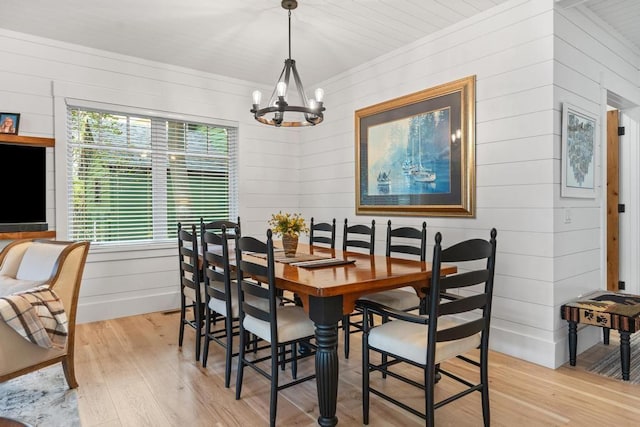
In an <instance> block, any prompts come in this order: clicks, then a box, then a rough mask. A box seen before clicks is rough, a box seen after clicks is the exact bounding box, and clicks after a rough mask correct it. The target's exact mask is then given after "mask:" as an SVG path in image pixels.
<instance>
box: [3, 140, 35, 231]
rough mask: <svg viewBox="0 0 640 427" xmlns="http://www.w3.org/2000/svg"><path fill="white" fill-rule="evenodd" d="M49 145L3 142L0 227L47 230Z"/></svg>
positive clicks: (16, 229) (18, 229)
mask: <svg viewBox="0 0 640 427" xmlns="http://www.w3.org/2000/svg"><path fill="white" fill-rule="evenodd" d="M46 157H47V151H46V147H36V146H30V145H15V144H6V143H0V183H1V184H0V186H1V187H0V188H2V192H1V193H2V207H1V208H0V231H30V230H46V229H47V228H46V220H47V200H46V196H47V182H46V175H47V164H46Z"/></svg>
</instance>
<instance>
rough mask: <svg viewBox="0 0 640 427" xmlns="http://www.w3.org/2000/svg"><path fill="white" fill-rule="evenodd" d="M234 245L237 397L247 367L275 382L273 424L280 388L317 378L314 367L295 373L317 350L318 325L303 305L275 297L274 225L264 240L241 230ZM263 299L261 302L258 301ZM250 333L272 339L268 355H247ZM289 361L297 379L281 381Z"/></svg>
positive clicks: (271, 418)
mask: <svg viewBox="0 0 640 427" xmlns="http://www.w3.org/2000/svg"><path fill="white" fill-rule="evenodd" d="M235 249H236V271H237V280H238V300H239V316H240V345H239V355H238V371H237V379H236V399H240V396H241V392H242V381H243V375H244V368H245V366H249V367H251V368H252V369H254V370H255V371H256V372H258V373H259V374H261V375H262V376H264V377H265V378H267V379H269V381H270V382H271V393H270V404H269V420H270V425H271V426H275V423H276V412H277V405H278V391H280V390H283V389H285V388H288V387H291V386H294V385H297V384H300V383H302V382H304V381H307V380H310V379H313V378H315V370H314V373H313V374H310V375H307V376H305V377H303V378H297V362H298V360H300V359H303V358H306V357H309V356H312V355H315V350H316V346H315V344H313V343H312V342H311V340H312V339H313V338H314V335H315V328H314V324H313V322H312V321H311V320H310V319H309V316H308V315H307V313H305V311H304V309H303V308H302V307H299V306H295V305H281V304H280V302H279V300H278V298H277V293H276V279H275V257H274V254H273V239H272V232H271V230H268V231H267V241H266V243H265V242H262V241H260V240H258V239H255V238H253V237H248V236H246V237H240V236H238V235H237V236H236V248H235ZM256 256H258V257H260V256H264V257H266V265H265V263H264V260H262V262H259V261H260V260H261V259H260V258H256ZM254 260H255V261H254ZM250 277H253V278H255V279H259V281H260V283H256V282H255V281H254V280H247V279H248V278H250ZM250 297H251V298H250ZM260 301H262V305H260V304H259V302H260ZM265 305H266V306H267V308H265ZM248 333H251V334H253V335H255V336H257V337H258V338H260V339H262V340H263V341H265V342H267V343H269V354H268V355H266V356H264V355H262V354H261V353H259V352H258V353H255V354H254V356H253V357H248V355H247V352H246V339H247V334H248ZM299 344H304V345H305V346H307V348H309V349H310V351H308V352H305V353H304V354H299V353H298V351H297V346H298V345H299ZM288 347H290V350H289V349H287V348H288ZM266 361H270V362H271V369H270V372H267V370H266V369H264V367H263V366H261V365H262V364H263V362H266ZM285 363H291V364H292V378H293V379H292V380H290V381H288V382H286V383H284V384H282V383H281V382H280V381H279V372H278V371H279V370H278V366H279V365H281V364H285Z"/></svg>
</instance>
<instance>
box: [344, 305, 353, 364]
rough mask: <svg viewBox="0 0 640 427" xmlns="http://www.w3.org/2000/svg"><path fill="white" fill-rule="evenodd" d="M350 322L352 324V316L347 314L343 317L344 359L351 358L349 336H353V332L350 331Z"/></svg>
mask: <svg viewBox="0 0 640 427" xmlns="http://www.w3.org/2000/svg"><path fill="white" fill-rule="evenodd" d="M349 322H351V316H349V315H348V314H345V315H344V316H343V317H342V327H343V328H344V358H345V359H348V358H349V335H351V331H350V326H351V325H350V324H349Z"/></svg>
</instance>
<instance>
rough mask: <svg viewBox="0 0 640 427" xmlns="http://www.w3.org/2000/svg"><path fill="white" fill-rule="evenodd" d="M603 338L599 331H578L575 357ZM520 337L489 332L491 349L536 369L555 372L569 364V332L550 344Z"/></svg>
mask: <svg viewBox="0 0 640 427" xmlns="http://www.w3.org/2000/svg"><path fill="white" fill-rule="evenodd" d="M550 335H553V334H552V333H550ZM601 335H602V332H601V328H593V327H586V328H585V327H583V328H579V329H578V350H577V353H578V357H579V355H580V353H582V352H583V351H585V350H587V349H588V348H590V347H592V346H593V345H595V344H597V343H598V342H599V341H600V337H601ZM550 338H551V339H550V340H544V339H541V338H538V337H531V336H529V335H523V334H519V333H517V332H515V331H510V330H506V329H499V328H495V327H492V328H491V338H490V348H491V350H494V351H498V352H500V353H504V354H508V355H509V356H512V357H517V358H518V359H523V360H526V361H528V362H531V363H535V364H537V365H542V366H545V367H547V368H551V369H556V368H558V367H560V366H562V365H563V364H565V363H566V362H568V361H569V344H568V330H567V333H566V334H565V335H562V338H560V339H558V340H557V341H553V336H551V337H550Z"/></svg>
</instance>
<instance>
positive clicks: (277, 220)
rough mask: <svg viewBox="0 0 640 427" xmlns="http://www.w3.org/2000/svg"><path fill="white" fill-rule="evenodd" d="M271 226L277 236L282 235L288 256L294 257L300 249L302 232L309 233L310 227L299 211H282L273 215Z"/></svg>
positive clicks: (270, 221)
mask: <svg viewBox="0 0 640 427" xmlns="http://www.w3.org/2000/svg"><path fill="white" fill-rule="evenodd" d="M269 226H270V227H271V231H273V232H274V233H275V234H276V236H282V246H283V248H284V254H285V256H287V257H294V256H295V255H296V251H297V250H298V238H299V237H300V233H307V232H308V231H309V228H308V227H307V224H306V223H305V222H304V218H303V217H302V216H301V215H300V214H299V213H294V214H290V213H282V211H280V212H278V213H277V214H273V215H271V219H270V220H269Z"/></svg>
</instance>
